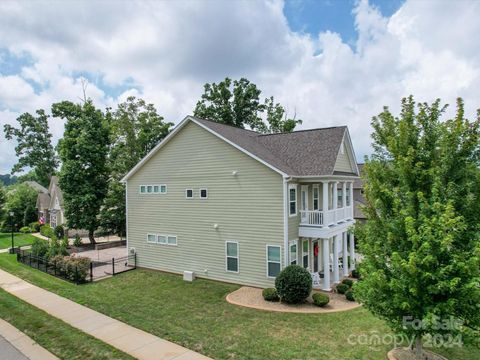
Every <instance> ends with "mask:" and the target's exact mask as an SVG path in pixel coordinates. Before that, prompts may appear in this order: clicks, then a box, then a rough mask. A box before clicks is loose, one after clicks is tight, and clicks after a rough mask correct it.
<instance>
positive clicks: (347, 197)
mask: <svg viewBox="0 0 480 360" xmlns="http://www.w3.org/2000/svg"><path fill="white" fill-rule="evenodd" d="M350 186H352V184H350V185H349V187H348V189H347V192H346V194H345V200H346V203H347V206H350Z"/></svg>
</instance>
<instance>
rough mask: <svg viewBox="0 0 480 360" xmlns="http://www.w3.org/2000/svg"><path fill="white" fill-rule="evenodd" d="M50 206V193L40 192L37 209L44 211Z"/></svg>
mask: <svg viewBox="0 0 480 360" xmlns="http://www.w3.org/2000/svg"><path fill="white" fill-rule="evenodd" d="M49 206H50V195H49V194H45V193H39V194H38V196H37V206H36V207H37V209H38V210H40V211H42V210H43V209H48V207H49Z"/></svg>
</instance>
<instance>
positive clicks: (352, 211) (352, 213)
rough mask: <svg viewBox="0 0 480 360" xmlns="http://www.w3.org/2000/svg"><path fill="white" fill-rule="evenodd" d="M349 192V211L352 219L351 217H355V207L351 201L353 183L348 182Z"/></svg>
mask: <svg viewBox="0 0 480 360" xmlns="http://www.w3.org/2000/svg"><path fill="white" fill-rule="evenodd" d="M349 191H350V208H351V210H350V214H351V215H350V217H351V218H352V219H353V217H354V216H355V215H354V214H355V208H354V206H355V201H354V200H353V182H350V189H349Z"/></svg>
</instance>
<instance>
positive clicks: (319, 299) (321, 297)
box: [312, 293, 330, 306]
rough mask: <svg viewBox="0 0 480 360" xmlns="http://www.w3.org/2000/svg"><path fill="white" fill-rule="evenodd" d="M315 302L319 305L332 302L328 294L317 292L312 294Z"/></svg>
mask: <svg viewBox="0 0 480 360" xmlns="http://www.w3.org/2000/svg"><path fill="white" fill-rule="evenodd" d="M312 299H313V303H314V304H315V305H317V306H325V305H327V304H328V303H329V302H330V298H329V297H328V295H326V294H322V293H315V294H313V295H312Z"/></svg>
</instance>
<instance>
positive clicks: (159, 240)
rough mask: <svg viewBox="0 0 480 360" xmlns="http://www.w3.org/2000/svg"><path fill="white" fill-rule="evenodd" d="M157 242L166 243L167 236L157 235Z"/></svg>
mask: <svg viewBox="0 0 480 360" xmlns="http://www.w3.org/2000/svg"><path fill="white" fill-rule="evenodd" d="M158 243H159V244H166V243H167V237H166V236H165V235H158Z"/></svg>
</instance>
